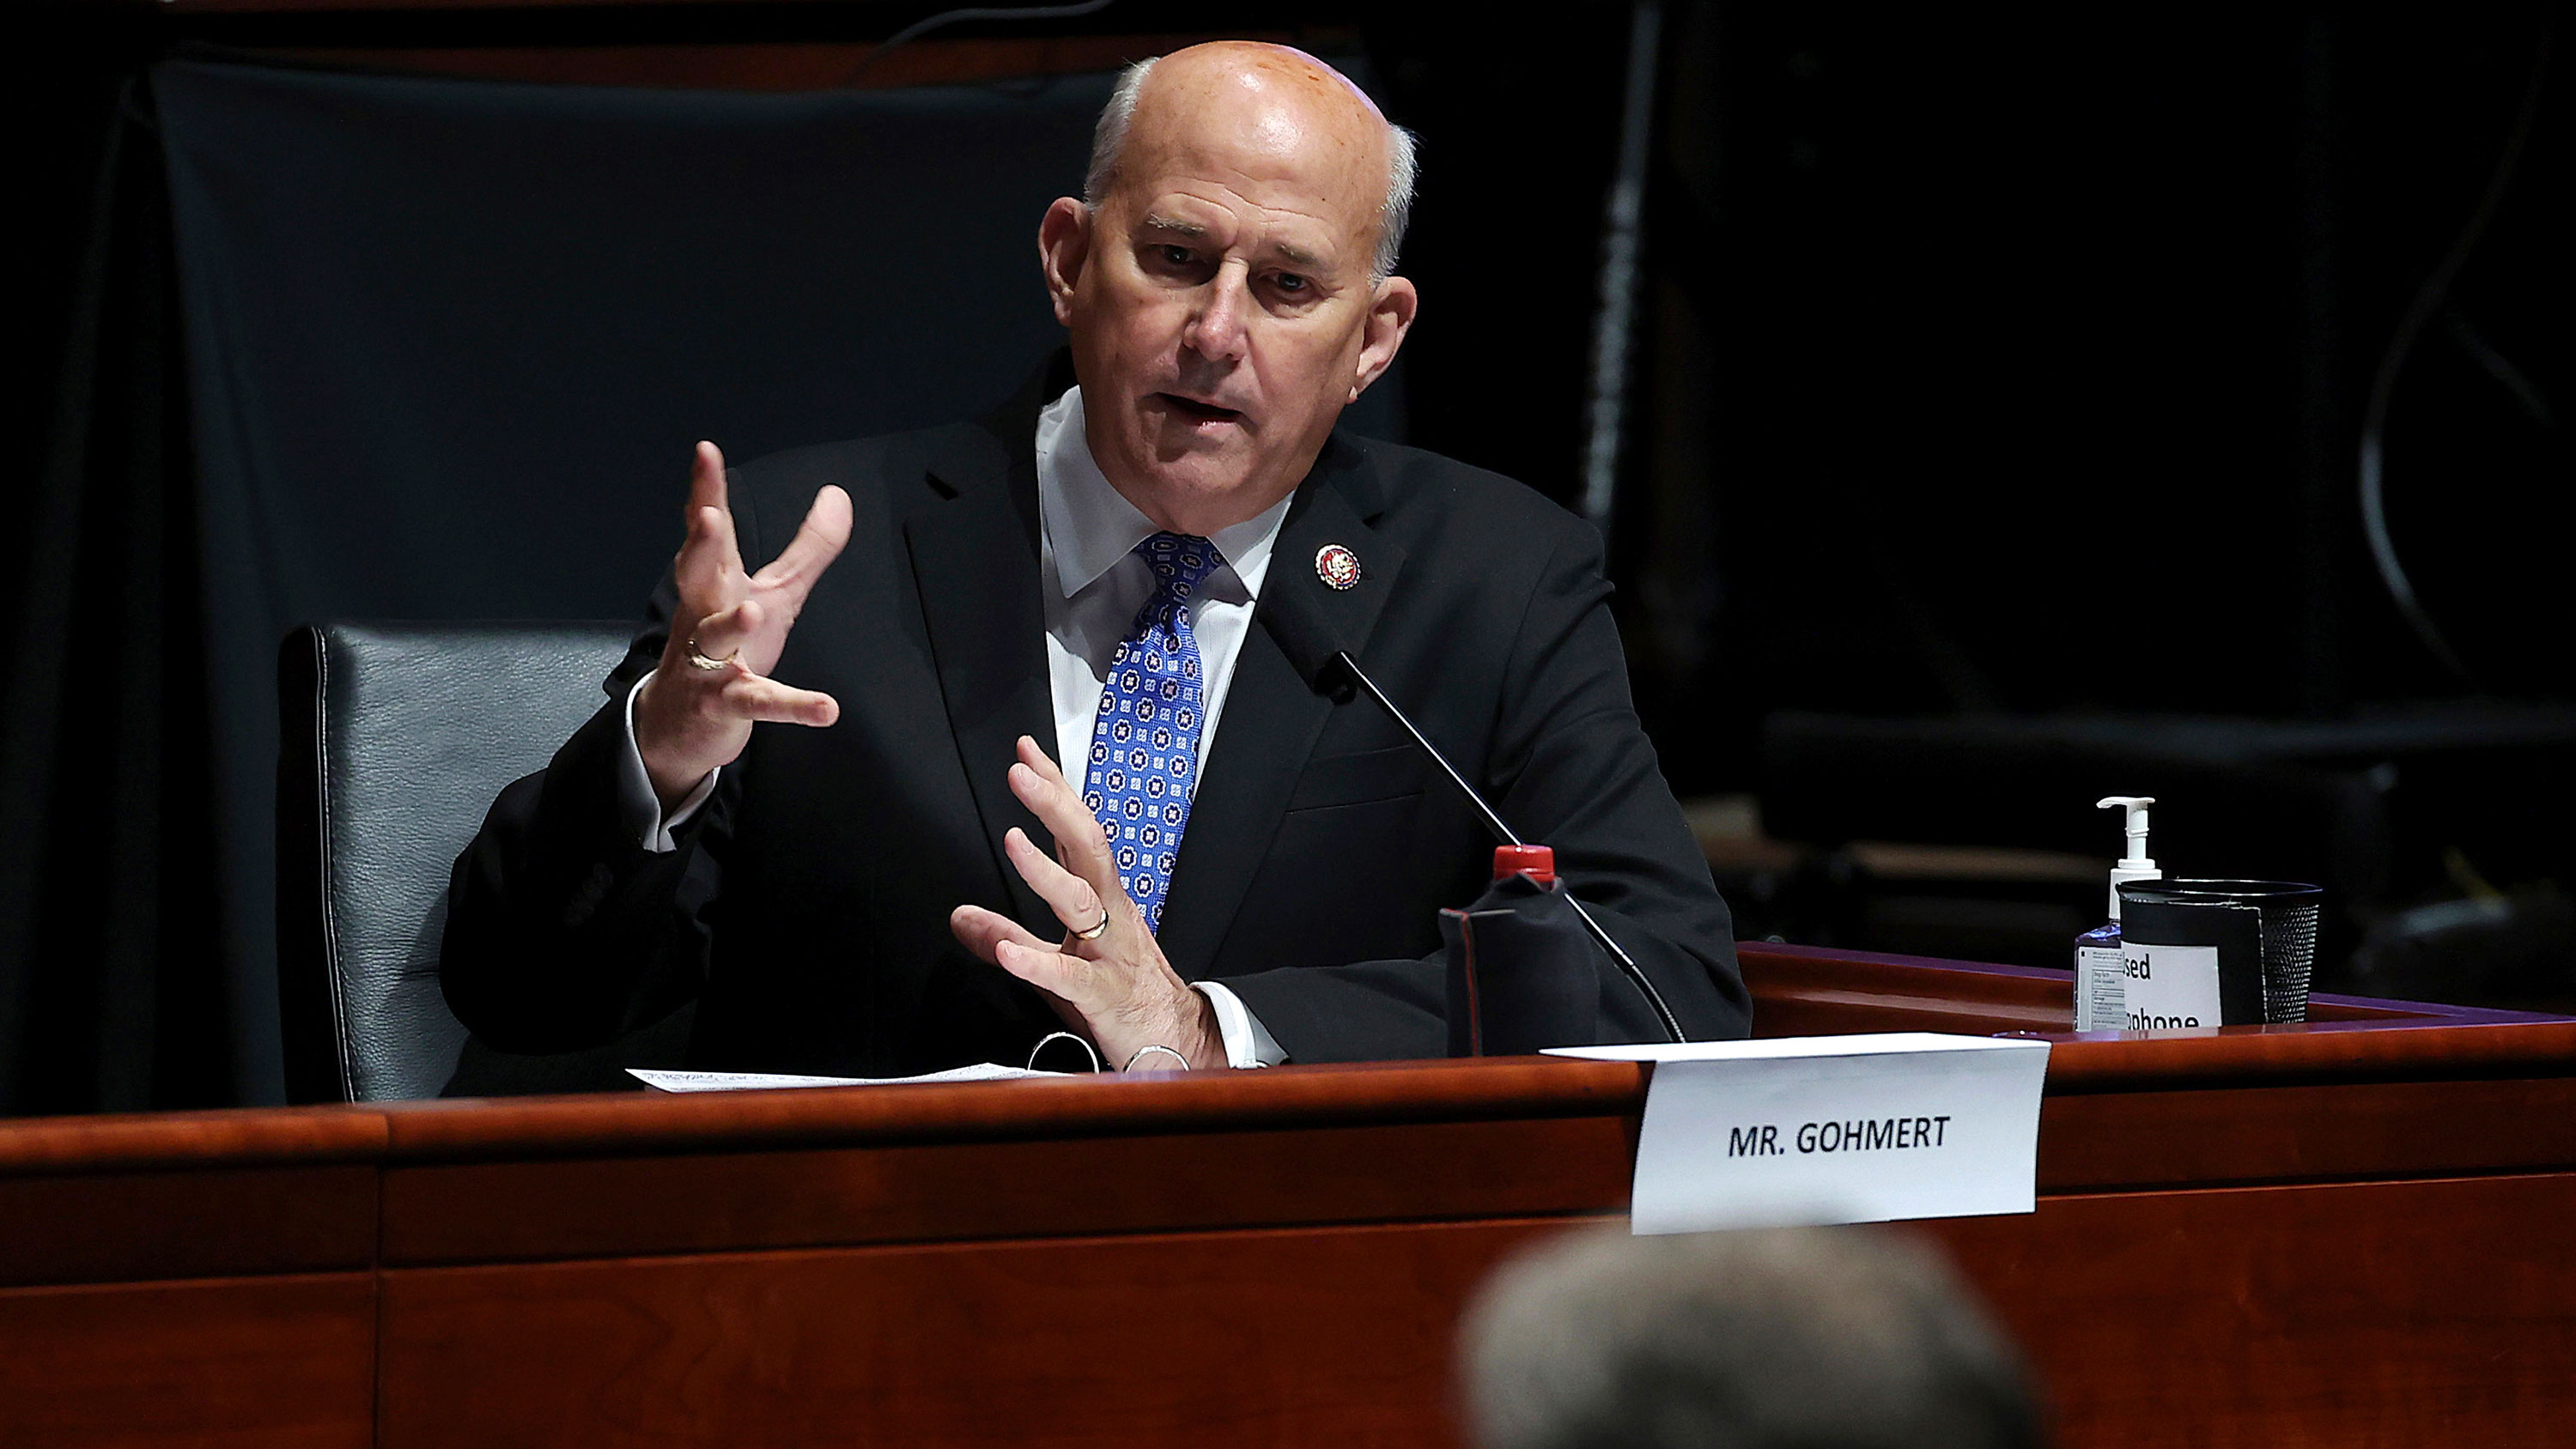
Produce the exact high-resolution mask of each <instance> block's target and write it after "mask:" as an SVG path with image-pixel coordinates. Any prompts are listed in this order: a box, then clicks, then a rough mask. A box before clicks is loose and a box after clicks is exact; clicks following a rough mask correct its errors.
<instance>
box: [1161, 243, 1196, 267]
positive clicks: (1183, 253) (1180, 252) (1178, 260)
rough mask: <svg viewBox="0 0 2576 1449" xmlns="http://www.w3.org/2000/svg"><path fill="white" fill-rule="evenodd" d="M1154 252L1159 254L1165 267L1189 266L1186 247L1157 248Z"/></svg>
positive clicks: (1188, 253) (1188, 252) (1188, 250)
mask: <svg viewBox="0 0 2576 1449" xmlns="http://www.w3.org/2000/svg"><path fill="white" fill-rule="evenodd" d="M1154 250H1155V251H1156V252H1157V253H1159V254H1161V256H1162V258H1163V263H1164V265H1166V266H1174V267H1186V266H1188V265H1189V264H1190V249H1189V248H1188V247H1176V246H1159V247H1156V248H1154Z"/></svg>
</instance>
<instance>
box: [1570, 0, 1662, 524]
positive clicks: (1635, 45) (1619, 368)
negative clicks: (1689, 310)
mask: <svg viewBox="0 0 2576 1449" xmlns="http://www.w3.org/2000/svg"><path fill="white" fill-rule="evenodd" d="M1663 28H1664V7H1663V0H1637V4H1636V6H1635V9H1634V11H1633V18H1632V19H1631V21H1630V25H1629V30H1628V86H1627V95H1626V99H1625V104H1624V105H1623V106H1622V107H1621V108H1620V116H1619V169H1618V172H1617V173H1616V174H1615V175H1614V176H1613V177H1612V179H1611V182H1610V199H1609V205H1608V207H1607V209H1606V210H1607V214H1606V215H1605V216H1604V217H1603V218H1602V227H1601V310H1600V313H1599V315H1598V316H1597V317H1596V318H1595V319H1594V322H1593V332H1592V388H1591V398H1590V404H1591V407H1590V411H1591V418H1590V428H1589V432H1588V434H1587V436H1586V437H1585V439H1584V446H1583V516H1584V517H1585V518H1587V519H1589V520H1591V523H1592V526H1593V527H1594V528H1596V529H1599V530H1600V531H1601V535H1602V537H1603V538H1604V539H1607V538H1608V537H1609V536H1610V522H1611V512H1612V508H1613V506H1614V504H1615V503H1616V501H1617V492H1618V481H1619V454H1620V450H1621V448H1622V446H1623V444H1624V443H1625V441H1626V437H1627V418H1626V409H1627V401H1628V353H1629V350H1630V341H1629V334H1630V333H1631V331H1632V330H1633V329H1634V324H1635V321H1636V313H1637V243H1638V234H1639V233H1640V232H1641V231H1642V230H1643V229H1644V225H1645V210H1646V151H1647V145H1648V142H1649V141H1650V140H1651V139H1652V132H1653V129H1654V120H1655V52H1656V50H1657V48H1658V47H1659V46H1660V45H1661V43H1662V40H1663Z"/></svg>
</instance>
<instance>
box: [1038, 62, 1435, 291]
mask: <svg viewBox="0 0 2576 1449" xmlns="http://www.w3.org/2000/svg"><path fill="white" fill-rule="evenodd" d="M1159 59H1161V57H1159V56H1147V57H1146V58H1145V59H1143V60H1140V61H1138V62H1136V63H1135V64H1134V65H1131V66H1129V67H1127V68H1126V69H1125V70H1123V71H1120V72H1119V73H1118V88H1117V89H1116V90H1114V91H1111V92H1110V93H1109V104H1108V105H1106V106H1103V107H1101V110H1100V124H1099V125H1098V126H1097V127H1095V128H1094V129H1093V131H1092V133H1091V169H1090V170H1088V171H1086V172H1084V173H1083V177H1082V204H1083V205H1085V206H1088V207H1090V208H1091V209H1092V210H1093V211H1098V210H1099V209H1100V203H1101V202H1102V201H1103V200H1105V199H1106V198H1107V197H1108V195H1109V188H1110V187H1111V186H1112V185H1114V184H1116V182H1117V180H1118V157H1119V153H1121V152H1123V151H1125V150H1126V149H1127V127H1128V124H1129V123H1130V122H1132V121H1134V120H1135V119H1136V97H1137V95H1138V94H1139V93H1140V92H1142V91H1143V90H1144V89H1145V77H1146V76H1147V75H1149V74H1151V73H1152V71H1153V69H1154V62H1155V61H1156V60H1159ZM1319 63H1320V62H1319ZM1414 144H1415V143H1414V136H1413V133H1412V132H1411V131H1408V130H1406V129H1405V128H1403V127H1402V126H1399V125H1396V124H1394V123H1393V122H1389V123H1387V128H1386V171H1387V176H1386V202H1385V204H1384V205H1382V206H1380V207H1379V208H1378V213H1377V253H1376V255H1375V256H1373V257H1371V258H1370V259H1369V280H1370V281H1372V282H1378V281H1384V280H1385V279H1386V278H1388V277H1391V276H1393V275H1395V259H1396V255H1397V253H1399V252H1401V251H1403V250H1404V228H1405V226H1406V225H1407V224H1408V223H1409V222H1411V221H1412V220H1413V177H1414V165H1415V163H1414Z"/></svg>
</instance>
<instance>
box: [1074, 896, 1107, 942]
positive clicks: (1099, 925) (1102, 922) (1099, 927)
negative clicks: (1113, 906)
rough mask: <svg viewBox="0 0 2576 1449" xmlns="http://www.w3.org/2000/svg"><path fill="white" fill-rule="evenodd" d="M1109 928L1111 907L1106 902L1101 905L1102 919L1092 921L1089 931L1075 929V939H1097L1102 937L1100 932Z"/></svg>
mask: <svg viewBox="0 0 2576 1449" xmlns="http://www.w3.org/2000/svg"><path fill="white" fill-rule="evenodd" d="M1108 929H1109V907H1108V906H1107V905H1106V904H1105V903H1104V904H1103V905H1102V906H1101V907H1100V919H1099V920H1096V921H1094V922H1092V923H1091V929H1090V930H1088V931H1075V932H1074V933H1073V934H1074V939H1076V940H1081V941H1097V940H1099V939H1100V933H1101V932H1103V931H1106V930H1108Z"/></svg>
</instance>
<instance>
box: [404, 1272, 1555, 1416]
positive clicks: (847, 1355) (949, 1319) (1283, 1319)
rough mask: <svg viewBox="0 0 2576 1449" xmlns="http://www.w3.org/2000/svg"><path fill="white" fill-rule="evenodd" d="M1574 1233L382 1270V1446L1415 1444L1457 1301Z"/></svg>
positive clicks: (1442, 1383)
mask: <svg viewBox="0 0 2576 1449" xmlns="http://www.w3.org/2000/svg"><path fill="white" fill-rule="evenodd" d="M1562 1226H1563V1225H1562V1224H1561V1223H1559V1222H1553V1221H1540V1222H1494V1223H1478V1224H1462V1225H1439V1226H1411V1227H1377V1228H1338V1229H1324V1230H1319V1231H1296V1232H1284V1231H1268V1232H1240V1233H1211V1234H1190V1235H1153V1236H1140V1237H1126V1238H1105V1239H1077V1240H1071V1241H1065V1242H1055V1243H1041V1244H1027V1243H1021V1244H990V1245H975V1246H961V1247H947V1248H939V1249H850V1250H838V1251H817V1252H793V1253H764V1254H749V1255H743V1254H723V1255H713V1256H706V1257H688V1258H676V1259H659V1260H652V1261H645V1262H597V1263H580V1264H562V1265H546V1266H527V1267H509V1268H448V1269H419V1270H406V1271H397V1272H391V1273H388V1274H386V1275H385V1300H386V1314H385V1343H384V1377H383V1395H384V1436H383V1440H382V1442H383V1443H384V1444H385V1445H386V1446H388V1449H435V1446H448V1445H454V1446H460V1449H497V1446H510V1445H549V1446H551V1445H557V1444H566V1443H574V1442H578V1443H581V1444H584V1445H588V1446H595V1449H617V1446H626V1445H634V1446H644V1445H654V1446H668V1445H681V1444H690V1445H697V1444H703V1445H725V1446H730V1449H759V1446H772V1445H775V1446H789V1445H794V1446H825V1445H930V1444H936V1445H945V1446H972V1445H990V1446H995V1449H1002V1446H1010V1449H1021V1446H1074V1445H1080V1446H1097V1449H1132V1446H1135V1445H1139V1444H1181V1443H1192V1444H1227V1445H1242V1446H1274V1445H1275V1446H1281V1449H1286V1446H1314V1445H1337V1446H1369V1445H1388V1446H1405V1449H1423V1446H1429V1445H1438V1444H1445V1443H1454V1442H1456V1431H1455V1428H1454V1426H1453V1425H1452V1423H1451V1421H1450V1415H1449V1401H1450V1354H1451V1343H1452V1338H1453V1334H1454V1330H1455V1323H1454V1320H1455V1317H1456V1313H1457V1307H1458V1305H1459V1304H1460V1303H1462V1302H1463V1301H1465V1298H1466V1296H1467V1294H1468V1293H1469V1292H1470V1291H1471V1290H1472V1289H1473V1287H1474V1285H1475V1284H1476V1283H1477V1282H1478V1281H1480V1280H1481V1279H1482V1278H1483V1276H1484V1274H1485V1273H1486V1272H1487V1271H1488V1269H1490V1268H1491V1266H1492V1265H1493V1264H1494V1263H1496V1262H1497V1261H1499V1260H1500V1259H1501V1258H1502V1257H1503V1256H1504V1255H1505V1254H1507V1253H1509V1252H1510V1251H1511V1250H1512V1249H1513V1248H1515V1247H1517V1246H1519V1245H1520V1244H1522V1243H1525V1242H1527V1241H1529V1240H1530V1239H1531V1238H1533V1237H1535V1236H1538V1235H1541V1234H1545V1233H1548V1232H1552V1231H1559V1230H1561V1229H1562ZM466 1384H471V1385H475V1386H476V1389H475V1392H473V1393H471V1394H460V1393H459V1392H457V1387H458V1386H459V1385H466Z"/></svg>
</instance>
